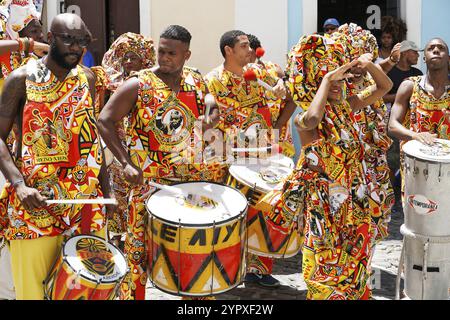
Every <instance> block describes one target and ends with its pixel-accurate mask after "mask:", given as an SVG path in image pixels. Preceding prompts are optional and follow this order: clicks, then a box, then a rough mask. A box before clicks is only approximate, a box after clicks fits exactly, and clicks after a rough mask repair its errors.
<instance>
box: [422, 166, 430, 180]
mask: <svg viewBox="0 0 450 320" xmlns="http://www.w3.org/2000/svg"><path fill="white" fill-rule="evenodd" d="M423 175H424V176H425V180H428V176H429V171H428V163H427V165H426V168H425V169H423Z"/></svg>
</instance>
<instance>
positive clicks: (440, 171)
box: [438, 163, 442, 182]
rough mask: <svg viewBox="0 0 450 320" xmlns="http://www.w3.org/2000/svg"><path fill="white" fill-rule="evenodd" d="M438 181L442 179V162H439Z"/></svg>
mask: <svg viewBox="0 0 450 320" xmlns="http://www.w3.org/2000/svg"><path fill="white" fill-rule="evenodd" d="M438 180H439V182H441V180H442V163H440V164H439V176H438Z"/></svg>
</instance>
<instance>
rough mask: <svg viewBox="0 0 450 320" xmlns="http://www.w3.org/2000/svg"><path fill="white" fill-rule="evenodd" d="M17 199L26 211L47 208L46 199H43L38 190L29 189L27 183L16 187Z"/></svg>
mask: <svg viewBox="0 0 450 320" xmlns="http://www.w3.org/2000/svg"><path fill="white" fill-rule="evenodd" d="M15 190H16V194H17V197H18V198H19V200H20V202H21V204H22V206H23V208H24V209H25V210H26V211H29V212H31V211H33V210H36V209H40V208H43V207H45V206H47V203H46V202H45V201H46V200H47V198H46V197H43V196H42V195H41V194H40V193H39V191H38V190H36V189H33V188H29V187H27V186H26V184H25V183H21V184H19V185H17V186H16V187H15Z"/></svg>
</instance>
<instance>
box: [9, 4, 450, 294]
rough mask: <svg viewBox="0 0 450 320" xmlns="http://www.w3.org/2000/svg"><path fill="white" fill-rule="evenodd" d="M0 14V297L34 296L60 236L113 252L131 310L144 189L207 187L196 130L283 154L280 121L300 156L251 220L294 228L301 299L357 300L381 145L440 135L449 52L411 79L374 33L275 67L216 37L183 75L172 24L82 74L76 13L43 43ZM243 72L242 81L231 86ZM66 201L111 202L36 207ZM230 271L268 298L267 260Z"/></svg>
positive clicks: (377, 210)
mask: <svg viewBox="0 0 450 320" xmlns="http://www.w3.org/2000/svg"><path fill="white" fill-rule="evenodd" d="M3 2H4V1H2V3H3ZM8 6H9V7H8V10H1V12H2V19H1V20H0V21H1V22H2V30H3V33H2V37H3V39H2V40H1V41H0V54H1V63H2V77H1V84H0V86H1V90H2V96H1V100H0V170H1V172H2V173H3V174H4V176H5V177H6V179H7V184H6V186H5V188H4V190H2V192H1V194H0V239H2V243H4V244H5V247H2V260H3V261H4V256H5V255H4V254H3V252H4V250H8V252H9V253H10V256H11V257H10V264H8V263H6V264H0V267H1V268H3V269H4V270H3V269H2V270H0V274H1V277H2V279H1V280H0V294H2V296H0V299H1V298H4V299H18V300H30V299H31V300H42V299H44V288H43V285H42V283H43V281H44V280H45V279H46V278H47V277H48V276H49V273H50V270H51V267H52V265H53V263H54V261H55V260H56V258H57V256H58V255H59V254H60V252H61V247H62V245H63V243H64V241H65V240H66V239H67V238H68V237H70V236H73V235H78V234H93V235H96V236H99V237H102V238H104V239H108V241H111V242H112V243H114V244H116V245H117V246H118V247H119V248H121V249H122V250H123V252H124V255H125V257H126V261H127V264H128V267H129V272H128V274H127V275H126V277H125V279H124V280H123V282H122V283H121V286H120V290H119V294H118V298H119V299H123V300H134V299H136V300H143V299H145V288H146V283H147V281H148V272H147V271H148V268H149V267H150V266H149V265H148V259H147V258H146V253H147V249H148V248H146V246H147V241H146V229H147V227H148V226H147V211H146V204H145V203H146V201H147V200H148V198H149V197H150V196H151V194H152V193H153V192H154V191H155V190H156V189H155V187H154V186H152V183H153V182H157V183H159V184H161V185H172V184H175V183H179V182H193V181H208V182H212V183H221V184H225V181H226V178H227V176H228V175H229V172H228V169H229V166H228V165H227V163H226V161H221V160H223V159H221V160H217V157H215V158H214V159H216V160H213V161H211V160H208V161H207V160H205V161H200V162H199V161H196V160H195V159H194V157H195V154H193V153H192V152H191V151H192V150H191V144H192V141H194V143H195V142H198V141H200V142H204V144H205V145H206V146H207V145H209V143H211V141H204V140H205V139H204V138H203V136H202V134H203V133H204V132H206V131H208V130H215V132H220V134H221V135H222V137H224V138H223V139H224V141H225V140H227V139H228V137H229V136H232V135H233V134H235V133H236V132H237V133H238V134H241V135H244V136H245V137H247V138H249V137H250V136H252V137H254V136H256V137H257V138H258V139H263V140H265V141H270V139H271V137H270V136H271V135H273V134H274V132H276V131H277V132H279V135H278V136H279V137H280V141H281V142H280V145H282V148H281V150H282V152H284V153H285V154H286V155H287V156H289V157H292V156H293V155H294V154H295V148H294V145H293V142H292V135H291V126H290V120H291V118H292V117H293V114H294V112H295V110H296V109H297V108H300V109H301V110H302V112H301V113H300V114H299V115H298V116H297V117H296V118H295V119H294V123H295V128H296V130H297V131H298V133H299V135H300V139H301V143H302V149H301V150H297V151H299V152H300V155H301V156H300V160H299V162H298V164H297V166H296V167H295V169H294V171H293V173H292V174H291V175H290V176H289V177H287V179H286V180H285V181H284V182H283V183H282V184H280V186H279V187H278V188H276V189H275V190H274V191H273V192H272V193H269V194H268V195H267V196H266V197H264V199H262V200H261V203H259V204H258V206H259V208H264V210H265V212H264V214H265V215H267V216H270V217H272V220H273V221H284V223H285V222H286V221H292V224H293V223H294V222H293V220H294V219H292V217H295V221H297V222H298V223H300V225H302V226H303V228H302V229H299V231H298V232H300V233H301V236H302V239H303V246H302V249H301V252H302V255H301V257H302V259H303V261H302V262H303V263H302V265H303V270H302V274H303V276H304V279H305V282H306V284H307V287H308V298H309V299H321V300H322V299H329V300H335V299H370V297H371V288H370V284H369V281H368V279H369V276H370V273H371V259H372V257H373V253H374V250H375V246H376V245H377V243H379V242H380V241H382V240H383V239H385V238H386V237H387V234H388V223H389V220H390V215H391V210H392V206H393V204H394V201H395V195H394V190H393V185H392V181H393V180H392V176H393V174H392V173H391V171H392V168H390V166H389V163H388V159H389V150H390V149H391V146H392V144H393V141H392V139H391V138H394V139H398V140H401V141H409V140H418V141H421V142H423V143H426V144H430V143H433V141H434V140H435V139H436V138H440V139H447V140H449V139H450V131H449V127H450V97H449V88H450V86H449V79H448V71H449V50H448V45H447V44H446V43H445V42H444V41H443V40H442V39H439V38H435V39H431V40H430V41H429V42H428V43H427V45H426V47H425V49H424V60H425V63H426V65H427V72H426V75H425V76H422V75H421V73H420V71H419V70H418V69H415V68H413V67H412V66H413V65H415V64H417V61H418V57H419V53H418V52H419V51H420V49H419V48H418V47H417V45H415V44H414V43H413V42H411V41H406V40H405V41H403V42H398V43H397V42H396V43H392V37H391V41H390V43H388V41H387V40H386V38H389V34H388V32H387V31H386V32H384V33H383V36H382V43H383V45H382V46H381V48H380V47H379V46H378V43H377V39H376V38H375V36H374V35H372V34H371V32H369V31H367V30H364V29H363V28H361V27H359V26H357V25H356V24H353V23H348V24H344V25H340V23H339V22H338V21H337V20H336V19H328V20H327V21H326V22H325V24H324V30H323V31H324V32H325V34H324V35H319V34H314V35H305V36H303V37H301V39H300V40H299V42H298V44H297V45H296V46H294V48H292V50H291V51H290V52H289V55H288V56H289V58H288V65H287V67H286V69H285V70H283V69H282V68H280V67H279V66H278V65H276V64H274V63H272V62H270V61H265V60H263V59H262V57H261V49H262V45H261V43H260V41H259V40H258V38H257V37H256V36H254V35H250V34H247V33H245V32H243V31H239V30H232V31H228V32H225V33H224V34H223V36H222V37H221V39H220V48H218V50H219V49H220V52H221V54H222V55H223V59H224V61H223V64H221V65H220V66H218V67H217V68H215V69H214V70H212V71H211V72H209V73H208V74H206V75H205V76H203V75H202V74H201V73H200V72H199V71H198V70H197V69H195V68H192V67H188V66H186V64H187V61H188V60H189V58H190V56H191V51H190V42H191V39H192V35H191V34H190V32H189V31H188V30H187V29H186V28H184V27H182V26H179V25H171V26H168V27H167V28H166V29H165V30H163V32H162V33H161V35H160V38H159V39H158V43H157V45H156V44H155V43H154V42H153V40H152V39H149V38H147V37H144V36H142V35H139V34H134V33H126V34H123V35H121V36H120V37H119V38H118V39H117V40H116V41H115V42H114V43H113V44H112V45H111V47H110V49H109V51H108V52H107V53H106V54H105V56H104V58H103V61H102V64H101V65H99V66H92V67H87V66H85V65H83V63H82V61H83V56H84V54H85V53H86V52H87V47H88V46H89V44H90V43H91V41H92V39H93V36H92V34H91V32H90V31H89V28H88V26H86V24H85V23H84V22H83V20H82V19H81V18H80V17H79V16H76V15H73V14H61V15H58V16H57V17H56V18H54V20H53V21H52V22H51V25H50V28H49V31H48V35H47V42H48V44H46V43H44V40H43V31H42V25H41V24H40V22H39V19H40V17H39V14H38V13H37V12H36V10H35V8H34V6H33V5H32V4H30V3H28V2H26V1H25V2H24V1H14V0H13V1H12V2H11V3H10V4H8ZM3 9H4V8H3ZM10 25H13V29H14V30H13V31H14V32H8V31H9V30H10V27H9V26H10ZM401 40H404V39H400V41H401ZM156 48H157V50H156ZM258 50H259V52H258ZM249 70H251V71H252V72H253V73H254V74H255V75H256V79H254V80H255V81H250V80H249V79H247V77H246V75H247V74H248V71H249ZM405 79H406V81H403V80H405ZM261 83H263V84H265V85H261ZM208 95H212V96H213V97H214V101H215V102H214V103H212V104H211V103H208V102H207V101H206V100H207V97H208ZM263 132H264V134H265V135H268V136H264V137H262V136H259V135H260V134H261V135H262V134H263ZM391 150H392V149H391ZM391 152H392V151H391ZM395 152H396V153H397V155H398V154H400V150H399V149H397V151H395ZM180 160H182V161H180ZM394 170H395V169H394ZM394 175H395V172H394ZM80 198H83V199H96V198H106V199H109V198H114V199H116V200H117V205H113V204H107V205H104V206H103V205H100V204H89V205H87V204H75V205H64V204H54V205H48V204H47V200H50V199H80ZM293 199H294V200H293ZM273 217H276V218H273ZM292 232H297V231H294V230H292ZM246 259H247V275H246V281H252V282H258V283H259V284H261V285H263V286H266V287H276V286H278V285H279V282H278V281H277V280H276V279H275V278H274V277H272V276H271V273H272V265H273V259H271V258H267V257H261V256H258V255H253V254H250V255H249V256H247V257H246ZM8 277H10V278H11V279H12V281H7V279H8Z"/></svg>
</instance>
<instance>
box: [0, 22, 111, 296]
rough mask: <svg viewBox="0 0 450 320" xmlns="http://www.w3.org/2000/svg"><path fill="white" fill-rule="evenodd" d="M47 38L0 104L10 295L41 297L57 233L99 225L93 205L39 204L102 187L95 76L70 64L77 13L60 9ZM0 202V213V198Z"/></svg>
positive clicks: (101, 217)
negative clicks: (15, 148) (14, 135)
mask: <svg viewBox="0 0 450 320" xmlns="http://www.w3.org/2000/svg"><path fill="white" fill-rule="evenodd" d="M48 39H49V42H50V53H49V55H48V56H45V57H44V58H42V59H41V60H30V61H29V62H28V63H27V65H26V66H24V67H21V68H19V69H17V70H16V71H14V72H13V73H11V75H10V76H9V77H8V78H7V80H6V82H5V86H4V91H3V95H2V97H1V103H0V138H1V139H0V169H1V170H2V172H3V173H4V175H5V177H6V178H7V180H8V181H9V182H10V183H9V188H8V195H7V199H6V200H7V201H9V203H10V206H11V207H12V213H11V214H10V216H9V225H8V226H7V230H6V238H7V239H8V240H10V245H11V260H12V269H13V277H14V285H15V289H16V294H17V299H18V300H23V299H32V300H42V299H43V298H44V290H43V289H44V288H43V285H42V283H43V281H44V280H45V279H46V277H47V276H48V273H49V272H50V268H51V266H52V264H53V262H54V261H55V260H56V255H57V253H58V252H59V251H60V248H61V244H62V242H63V240H64V236H65V235H71V234H74V233H75V234H77V233H78V234H79V233H97V234H99V235H101V234H102V233H101V232H102V231H103V230H104V226H105V211H104V208H102V207H101V206H99V205H92V206H91V205H89V206H88V205H75V206H72V205H49V206H47V204H46V200H48V199H52V198H53V199H56V200H64V199H78V198H88V199H93V198H97V197H102V196H103V195H105V196H109V192H110V188H109V180H108V176H107V174H106V168H105V167H104V166H102V151H101V148H100V144H99V135H98V133H97V127H96V123H95V117H94V106H93V100H92V97H94V90H93V88H94V84H95V77H94V75H93V74H92V73H91V72H90V71H89V70H85V69H83V68H82V67H80V66H78V62H79V61H80V58H81V55H82V52H83V49H84V48H86V47H87V46H88V45H89V43H90V42H91V39H92V36H91V33H90V32H89V30H88V28H87V27H86V25H85V24H84V22H83V21H82V20H81V19H80V18H79V17H78V16H76V15H73V14H62V15H59V16H57V17H56V18H55V19H54V20H53V22H52V25H51V29H50V32H49V33H48ZM16 117H17V118H18V119H19V123H21V124H22V127H21V128H20V129H21V133H20V134H19V136H18V137H20V138H21V139H20V141H18V145H19V152H18V154H19V155H20V159H19V160H18V161H16V162H14V161H13V159H12V157H11V155H10V153H9V151H8V149H7V146H6V144H5V141H6V138H7V137H8V134H9V132H10V130H11V127H12V124H13V122H14V120H15V119H16ZM3 203H4V202H3ZM2 208H3V210H2V212H0V214H2V215H5V214H7V213H6V212H4V209H6V208H7V205H5V206H2ZM109 209H112V208H109ZM24 270H26V271H24Z"/></svg>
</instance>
